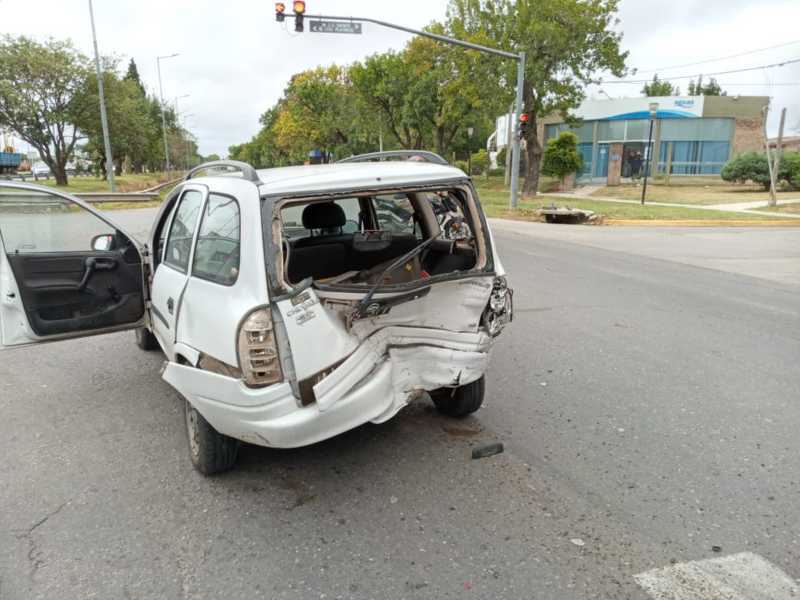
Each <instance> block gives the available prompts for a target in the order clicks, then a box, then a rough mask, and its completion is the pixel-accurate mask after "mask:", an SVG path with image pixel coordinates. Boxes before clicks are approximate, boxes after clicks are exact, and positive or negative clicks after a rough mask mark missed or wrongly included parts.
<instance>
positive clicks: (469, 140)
mask: <svg viewBox="0 0 800 600" xmlns="http://www.w3.org/2000/svg"><path fill="white" fill-rule="evenodd" d="M473 133H475V128H474V127H472V126H470V127H467V175H469V176H470V177H472V134H473Z"/></svg>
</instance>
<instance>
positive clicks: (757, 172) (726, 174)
mask: <svg viewBox="0 0 800 600" xmlns="http://www.w3.org/2000/svg"><path fill="white" fill-rule="evenodd" d="M720 177H722V179H723V180H724V181H730V182H733V183H747V182H748V181H752V182H753V183H758V184H759V185H763V186H764V188H766V189H769V165H768V164H767V156H766V155H765V154H759V153H758V152H745V153H744V154H740V155H739V156H737V157H735V158H732V159H731V160H729V161H728V162H726V163H725V166H724V167H722V171H721V172H720Z"/></svg>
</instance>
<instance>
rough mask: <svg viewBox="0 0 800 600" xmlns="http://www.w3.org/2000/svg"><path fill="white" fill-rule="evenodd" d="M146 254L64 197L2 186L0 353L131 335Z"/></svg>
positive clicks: (139, 314) (140, 305) (140, 312)
mask: <svg viewBox="0 0 800 600" xmlns="http://www.w3.org/2000/svg"><path fill="white" fill-rule="evenodd" d="M143 269H144V264H143V252H142V249H141V248H140V247H139V246H138V244H137V243H136V242H135V241H134V240H133V238H131V237H130V236H129V235H127V234H126V233H124V232H123V231H122V230H121V229H120V228H119V227H118V226H116V225H114V224H113V223H112V222H111V221H109V220H108V219H107V218H106V217H105V216H103V215H101V214H100V213H99V212H97V211H96V210H94V209H92V208H91V207H89V206H88V205H87V204H85V203H84V202H82V201H81V200H79V199H77V198H75V197H74V196H71V195H69V194H65V193H61V192H58V191H56V190H52V189H49V188H46V187H42V186H38V185H32V184H24V183H11V182H0V348H7V347H11V346H21V345H26V344H34V343H41V342H48V341H53V340H60V339H68V338H76V337H85V336H89V335H95V334H99V333H107V332H111V331H120V330H124V329H134V328H136V327H139V326H141V325H143V324H144V321H145V282H144V271H143Z"/></svg>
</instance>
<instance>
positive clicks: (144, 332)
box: [135, 327, 159, 352]
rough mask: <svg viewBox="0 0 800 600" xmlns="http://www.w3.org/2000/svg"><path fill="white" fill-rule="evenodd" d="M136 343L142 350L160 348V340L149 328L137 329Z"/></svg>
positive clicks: (148, 350) (147, 350)
mask: <svg viewBox="0 0 800 600" xmlns="http://www.w3.org/2000/svg"><path fill="white" fill-rule="evenodd" d="M135 333H136V345H137V346H139V349H140V350H144V351H146V352H150V351H151V350H158V349H159V345H158V340H157V339H156V336H154V335H153V333H152V332H151V331H150V330H149V329H148V328H147V327H139V328H138V329H137V330H136V331H135Z"/></svg>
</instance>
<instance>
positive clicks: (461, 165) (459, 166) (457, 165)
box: [453, 160, 469, 173]
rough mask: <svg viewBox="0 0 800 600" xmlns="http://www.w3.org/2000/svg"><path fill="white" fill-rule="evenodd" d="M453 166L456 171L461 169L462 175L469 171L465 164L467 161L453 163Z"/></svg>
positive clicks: (467, 164)
mask: <svg viewBox="0 0 800 600" xmlns="http://www.w3.org/2000/svg"><path fill="white" fill-rule="evenodd" d="M453 166H454V167H455V168H456V169H461V170H462V171H464V173H466V172H467V171H469V163H467V161H465V160H457V161H456V162H454V163H453Z"/></svg>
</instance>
